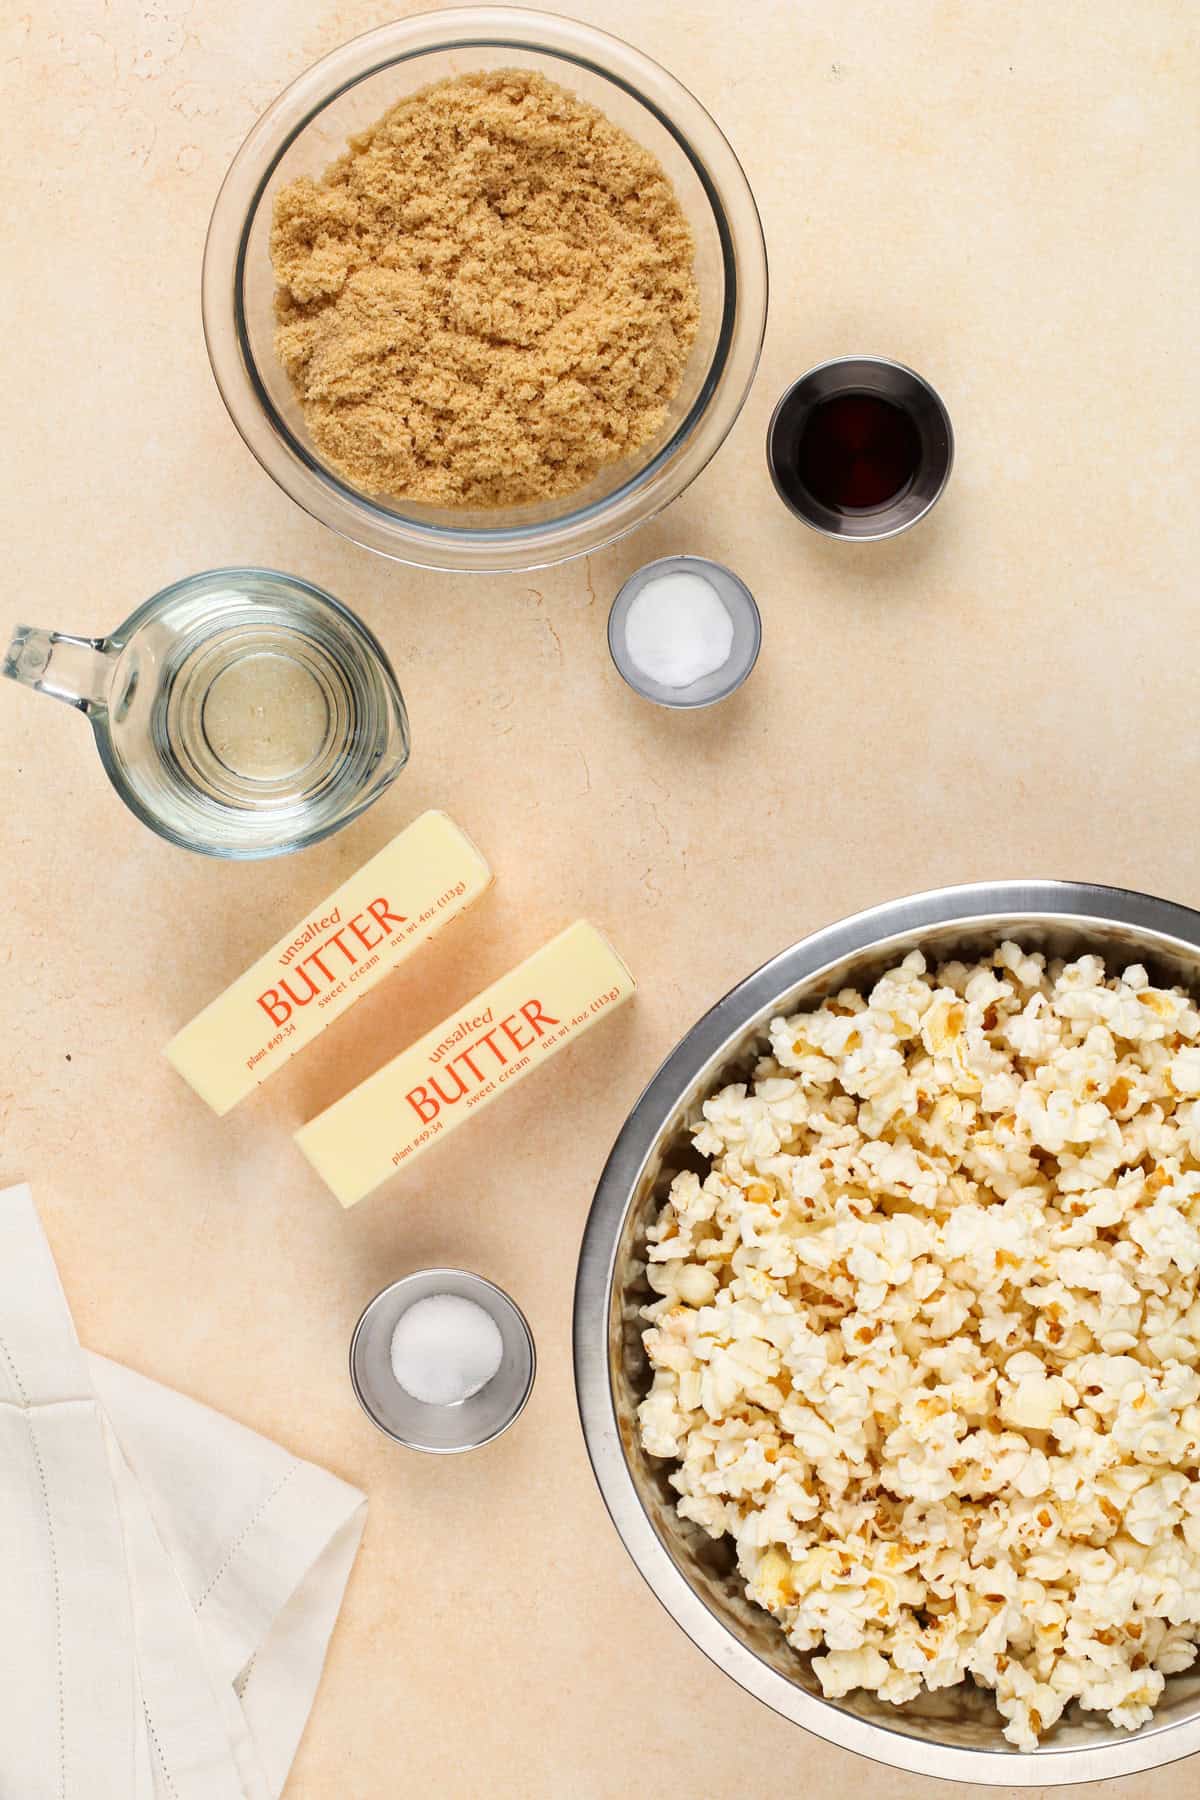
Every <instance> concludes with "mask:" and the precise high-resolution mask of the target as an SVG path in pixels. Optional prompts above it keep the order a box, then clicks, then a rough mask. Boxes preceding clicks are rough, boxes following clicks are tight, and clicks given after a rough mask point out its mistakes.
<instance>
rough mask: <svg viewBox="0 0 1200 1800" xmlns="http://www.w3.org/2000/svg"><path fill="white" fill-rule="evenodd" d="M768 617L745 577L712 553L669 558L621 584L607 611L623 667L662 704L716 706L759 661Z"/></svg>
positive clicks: (638, 688)
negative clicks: (764, 618)
mask: <svg viewBox="0 0 1200 1800" xmlns="http://www.w3.org/2000/svg"><path fill="white" fill-rule="evenodd" d="M761 643H762V620H761V618H760V617H759V611H758V607H757V606H756V605H755V603H754V596H753V594H752V593H751V592H750V589H749V588H748V587H747V586H746V584H745V582H744V581H742V580H740V579H739V577H738V576H736V575H735V574H734V573H733V570H732V569H727V568H725V566H724V565H723V564H722V563H717V562H710V561H709V559H708V557H706V556H662V557H660V558H659V559H658V561H657V562H651V563H647V564H646V565H645V566H644V568H641V569H638V570H637V572H636V574H633V575H631V576H630V577H629V580H628V581H627V582H626V583H625V585H624V586H623V587H622V589H621V591H620V593H619V594H618V595H617V597H616V599H615V600H614V601H613V605H612V611H611V612H610V613H609V615H608V648H609V653H610V654H611V656H612V659H613V662H614V663H615V664H616V667H617V672H618V674H619V675H621V677H622V678H623V679H624V680H625V681H626V682H628V684H629V686H630V687H631V688H632V689H633V690H634V692H635V693H637V694H640V695H641V696H642V698H643V699H645V700H653V701H654V703H655V705H656V706H670V707H676V708H682V709H686V708H690V707H697V706H715V704H716V703H717V701H718V700H725V699H728V697H729V695H730V694H732V693H733V692H734V691H735V690H736V689H737V688H739V687H741V685H742V683H743V681H745V679H746V677H747V675H749V673H750V671H751V669H752V668H753V667H754V664H755V662H756V661H757V659H758V652H759V647H760V645H761Z"/></svg>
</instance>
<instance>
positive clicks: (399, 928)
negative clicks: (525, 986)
mask: <svg viewBox="0 0 1200 1800" xmlns="http://www.w3.org/2000/svg"><path fill="white" fill-rule="evenodd" d="M491 883H492V871H491V869H490V868H489V867H488V865H487V863H486V862H485V860H484V858H483V857H482V856H481V855H480V853H479V851H478V850H477V849H476V848H475V845H474V844H473V843H472V842H471V840H470V838H469V837H468V836H467V835H466V833H465V832H464V831H460V830H459V828H458V826H457V825H456V824H455V823H454V821H453V820H452V819H450V818H448V817H447V815H446V814H445V813H443V812H427V813H423V814H422V815H421V817H420V818H419V819H417V820H416V821H415V822H414V823H413V824H412V825H410V826H409V827H408V829H407V830H406V831H402V832H401V833H400V835H399V836H398V837H395V838H393V839H392V841H391V843H390V844H387V845H385V847H384V848H383V849H382V850H381V851H380V852H379V854H378V855H377V856H373V857H372V858H371V860H370V862H367V863H364V864H363V866H362V868H361V869H359V870H358V872H357V873H356V874H354V875H351V876H349V877H348V879H347V880H345V881H344V882H343V883H342V885H341V887H339V888H338V890H337V892H336V893H333V894H330V895H329V896H328V898H327V899H325V900H322V901H321V902H320V903H319V904H318V905H317V906H315V907H313V908H312V910H311V911H310V912H309V913H308V914H306V916H305V917H304V918H303V919H301V920H300V922H299V924H297V925H294V926H293V927H292V928H291V930H290V931H287V932H285V933H284V935H283V937H281V938H280V940H279V942H278V943H277V944H273V945H272V947H271V948H270V950H268V951H267V953H266V955H265V956H261V957H260V958H259V960H258V961H257V962H256V963H255V964H254V966H253V968H251V969H248V970H247V971H246V973H245V974H244V975H242V976H240V977H239V978H238V980H236V981H235V982H233V983H232V985H231V986H229V987H228V988H226V990H225V992H224V993H223V994H221V995H220V996H219V997H218V998H217V999H216V1000H214V1001H213V1002H212V1004H211V1005H210V1006H206V1007H205V1009H204V1011H203V1012H202V1013H200V1014H198V1016H197V1017H196V1018H194V1019H193V1020H192V1022H191V1024H190V1025H185V1026H184V1028H183V1030H182V1031H180V1032H179V1033H178V1034H177V1036H175V1037H174V1038H172V1040H171V1042H170V1043H169V1044H168V1045H167V1052H166V1054H167V1057H168V1060H169V1061H170V1062H171V1063H172V1064H173V1065H174V1067H175V1068H176V1069H178V1071H179V1073H180V1074H181V1075H182V1076H183V1078H184V1080H185V1081H188V1082H190V1083H191V1085H192V1087H194V1088H195V1090H196V1092H197V1093H198V1094H199V1095H200V1097H201V1099H202V1100H207V1102H208V1104H209V1105H210V1106H211V1107H212V1109H213V1111H214V1112H216V1113H227V1112H228V1111H229V1109H230V1108H231V1107H233V1106H236V1105H237V1103H238V1101H239V1100H242V1099H244V1098H245V1096H246V1095H247V1094H249V1093H250V1092H251V1091H252V1090H253V1089H254V1088H256V1087H257V1086H258V1085H259V1083H260V1082H263V1081H265V1080H266V1078H267V1076H268V1075H271V1074H273V1073H274V1072H275V1070H276V1069H278V1068H282V1066H283V1064H284V1063H285V1062H287V1061H288V1059H289V1058H290V1057H292V1056H294V1055H295V1054H296V1052H297V1050H302V1049H303V1048H304V1046H305V1044H309V1043H311V1042H312V1040H313V1039H314V1038H315V1037H317V1036H318V1035H319V1034H320V1033H321V1032H322V1031H323V1030H324V1029H325V1027H326V1025H328V1024H330V1023H331V1022H332V1020H334V1019H336V1018H340V1016H341V1014H342V1013H344V1012H345V1011H346V1009H347V1008H348V1007H350V1006H352V1005H353V1004H354V1002H355V1001H356V1000H357V999H359V997H360V996H361V995H363V994H366V993H369V992H370V990H371V989H372V988H373V987H374V986H375V984H376V982H379V981H382V980H383V978H384V976H385V975H388V974H390V973H391V971H392V970H393V969H395V968H397V967H398V966H399V964H400V963H402V962H403V961H404V960H405V959H406V957H409V956H411V955H412V953H413V951H414V950H417V949H419V948H420V946H421V945H422V944H424V943H426V942H427V941H428V940H429V939H430V938H432V937H436V936H437V934H438V932H439V931H441V930H442V929H443V927H445V926H446V925H448V924H449V923H450V921H451V920H452V919H456V918H457V917H458V916H459V914H460V913H462V912H465V911H466V909H467V907H468V906H470V905H471V903H472V902H473V901H475V900H477V899H478V898H479V896H480V895H481V894H482V893H484V892H486V890H487V889H488V888H489V887H490V886H491Z"/></svg>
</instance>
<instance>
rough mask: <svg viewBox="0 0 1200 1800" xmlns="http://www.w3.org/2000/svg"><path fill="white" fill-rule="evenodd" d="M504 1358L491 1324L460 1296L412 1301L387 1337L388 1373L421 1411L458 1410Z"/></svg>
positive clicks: (496, 1330) (432, 1296)
mask: <svg viewBox="0 0 1200 1800" xmlns="http://www.w3.org/2000/svg"><path fill="white" fill-rule="evenodd" d="M503 1356H504V1339H503V1338H502V1337H501V1335H500V1327H499V1326H498V1325H497V1324H496V1321H495V1320H494V1319H493V1318H492V1316H491V1314H490V1313H487V1312H485V1311H484V1309H483V1307H482V1306H477V1305H476V1304H475V1302H474V1300H465V1299H463V1297H462V1296H461V1295H460V1294H430V1295H428V1297H427V1298H426V1299H424V1300H417V1301H416V1302H415V1303H414V1304H413V1305H412V1306H410V1307H409V1308H408V1310H407V1311H406V1312H404V1313H402V1314H401V1315H400V1319H399V1321H398V1323H397V1325H396V1329H395V1331H394V1332H393V1333H392V1374H393V1375H394V1376H395V1377H396V1380H397V1381H398V1382H399V1384H400V1386H401V1387H402V1388H403V1389H404V1391H405V1393H406V1394H407V1395H408V1396H409V1398H410V1399H412V1400H419V1401H421V1402H422V1404H423V1405H425V1406H460V1405H461V1404H462V1402H463V1401H464V1400H469V1399H470V1398H471V1395H472V1394H477V1393H478V1392H479V1390H480V1388H484V1387H486V1386H487V1384H488V1382H489V1381H490V1380H491V1379H492V1377H493V1376H494V1375H495V1373H496V1371H497V1370H498V1369H499V1367H500V1363H501V1361H502V1359H503Z"/></svg>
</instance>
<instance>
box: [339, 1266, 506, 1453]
mask: <svg viewBox="0 0 1200 1800" xmlns="http://www.w3.org/2000/svg"><path fill="white" fill-rule="evenodd" d="M433 1294H457V1295H458V1296H460V1298H462V1299H464V1300H473V1301H474V1302H475V1304H476V1306H482V1308H483V1310H484V1311H485V1312H486V1313H488V1314H489V1315H490V1317H491V1318H493V1319H494V1320H495V1322H496V1324H497V1326H498V1327H499V1330H500V1336H501V1337H502V1338H503V1340H504V1354H503V1357H502V1359H501V1363H500V1367H499V1369H498V1370H497V1371H496V1373H495V1375H493V1377H492V1379H491V1380H490V1381H489V1382H488V1384H487V1386H486V1387H483V1388H480V1390H479V1392H478V1393H477V1394H472V1395H471V1396H470V1398H469V1399H467V1400H463V1401H461V1402H460V1403H459V1404H458V1405H457V1406H427V1405H426V1404H425V1403H424V1402H423V1401H421V1400H414V1399H413V1398H412V1396H411V1394H406V1393H405V1391H404V1389H403V1388H402V1387H401V1386H400V1383H399V1382H398V1381H397V1380H396V1377H395V1376H394V1375H393V1373H392V1333H393V1332H394V1331H395V1329H396V1326H397V1325H398V1323H399V1322H400V1319H401V1317H402V1316H403V1314H404V1313H406V1312H407V1311H408V1309H409V1307H410V1306H413V1305H415V1303H416V1302H417V1301H418V1300H426V1299H428V1298H429V1297H430V1296H431V1295H433ZM536 1369H537V1354H536V1352H535V1350H534V1345H533V1333H532V1332H531V1331H530V1329H529V1323H528V1321H527V1320H526V1318H525V1315H524V1313H523V1312H522V1311H521V1309H520V1307H519V1306H518V1305H517V1304H516V1302H515V1301H513V1300H510V1299H509V1297H508V1295H507V1294H506V1293H505V1292H504V1291H503V1289H502V1288H498V1287H496V1285H495V1284H494V1283H493V1282H491V1281H485V1280H484V1278H483V1276H482V1275H473V1274H472V1273H471V1271H470V1270H469V1269H418V1270H417V1271H416V1273H415V1274H412V1275H405V1276H404V1277H403V1279H402V1280H400V1281H393V1282H392V1284H391V1286H390V1287H385V1288H384V1289H383V1291H382V1293H379V1294H376V1296H375V1298H374V1299H373V1300H372V1301H371V1304H370V1305H369V1306H368V1307H367V1309H366V1311H365V1312H364V1313H363V1315H362V1317H361V1319H360V1320H359V1321H358V1324H357V1325H356V1326H355V1328H354V1336H353V1338H352V1339H351V1341H350V1380H351V1382H352V1383H353V1386H354V1392H355V1393H356V1395H357V1396H358V1403H359V1405H360V1406H361V1407H362V1409H363V1411H364V1412H365V1413H366V1415H367V1417H368V1418H369V1419H370V1420H371V1421H372V1423H373V1424H375V1425H378V1427H379V1429H380V1431H383V1432H386V1433H387V1435H388V1437H390V1438H393V1439H394V1440H395V1442H396V1443H397V1444H403V1445H404V1447H405V1449H407V1450H426V1451H428V1452H429V1453H430V1454H431V1455H433V1456H452V1455H454V1454H456V1453H457V1452H458V1451H461V1450H478V1449H480V1448H482V1446H483V1445H484V1444H490V1443H491V1442H492V1440H493V1438H498V1437H499V1436H500V1434H501V1432H504V1431H507V1430H508V1428H509V1426H510V1425H511V1424H512V1423H513V1422H514V1420H516V1419H518V1418H519V1417H520V1415H521V1413H522V1412H523V1410H524V1407H525V1402H526V1401H527V1400H528V1398H529V1396H530V1393H531V1392H532V1390H533V1378H534V1373H535V1371H536Z"/></svg>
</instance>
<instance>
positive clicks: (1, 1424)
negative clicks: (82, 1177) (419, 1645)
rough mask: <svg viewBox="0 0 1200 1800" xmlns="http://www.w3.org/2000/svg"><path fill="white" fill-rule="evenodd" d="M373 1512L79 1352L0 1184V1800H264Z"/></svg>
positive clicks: (35, 1243)
mask: <svg viewBox="0 0 1200 1800" xmlns="http://www.w3.org/2000/svg"><path fill="white" fill-rule="evenodd" d="M365 1515H366V1501H365V1500H364V1499H363V1496H362V1495H361V1494H360V1493H358V1492H357V1491H356V1489H354V1488H351V1487H347V1485H346V1484H345V1482H342V1481H338V1480H337V1479H336V1478H335V1477H334V1476H332V1475H328V1474H326V1473H325V1471H324V1470H322V1469H317V1468H314V1467H313V1466H312V1465H311V1464H310V1463H305V1462H300V1461H299V1460H298V1459H297V1458H296V1457H294V1456H290V1455H289V1454H288V1453H287V1451H285V1450H281V1449H280V1448H279V1447H278V1445H276V1444H272V1443H269V1442H268V1441H267V1440H266V1439H265V1438H261V1437H258V1436H257V1435H256V1434H255V1433H254V1432H252V1431H247V1430H246V1429H245V1427H244V1426H241V1425H237V1424H235V1423H234V1422H233V1421H232V1420H231V1419H226V1418H223V1417H221V1415H220V1414H218V1413H214V1412H211V1411H209V1409H208V1408H207V1407H204V1406H200V1405H198V1404H197V1403H196V1402H195V1401H193V1400H188V1399H185V1398H184V1397H183V1395H181V1394H176V1393H173V1392H172V1391H171V1390H170V1389H168V1388H164V1387H159V1386H158V1385H157V1384H156V1383H155V1382H152V1381H147V1380H146V1379H145V1378H144V1377H143V1376H140V1375H135V1374H134V1373H133V1372H132V1371H131V1370H129V1369H125V1368H122V1367H120V1366H119V1365H118V1364H117V1363H112V1362H108V1361H106V1360H105V1358H104V1357H101V1356H92V1355H89V1354H87V1353H85V1352H84V1351H83V1350H81V1349H80V1347H79V1341H78V1339H77V1338H76V1336H75V1330H74V1326H73V1325H72V1322H71V1315H70V1312H69V1310H68V1308H67V1303H66V1299H65V1297H64V1295H63V1291H62V1288H61V1286H60V1284H59V1280H58V1273H57V1271H56V1269H55V1267H54V1262H53V1259H52V1258H51V1255H50V1248H49V1245H48V1244H47V1242H46V1239H45V1236H44V1235H43V1232H42V1228H41V1225H40V1223H39V1222H38V1217H37V1214H36V1212H35V1211H34V1206H33V1198H32V1195H31V1194H30V1191H29V1189H28V1188H27V1187H15V1188H8V1189H6V1190H4V1191H0V1800H43V1797H44V1800H277V1796H278V1795H279V1794H280V1793H281V1792H282V1790H283V1785H284V1782H285V1781H286V1779H287V1772H288V1769H289V1768H290V1766H291V1763H292V1758H293V1757H294V1755H295V1753H296V1747H297V1745H298V1744H299V1742H300V1734H301V1732H302V1731H303V1729H304V1725H305V1721H306V1720H307V1718H308V1714H309V1710H310V1708H311V1706H312V1702H313V1697H314V1695H315V1693H316V1687H317V1682H318V1680H319V1678H320V1673H321V1666H322V1663H323V1662H324V1659H325V1649H326V1645H327V1643H328V1640H329V1636H330V1633H331V1631H332V1630H333V1625H334V1621H335V1619H336V1618H337V1613H338V1608H339V1607H340V1606H341V1602H342V1595H343V1592H344V1590H345V1586H346V1581H347V1578H348V1576H349V1574H350V1568H351V1565H352V1563H353V1561H354V1557H355V1553H356V1552H357V1549H358V1542H359V1539H360V1537H361V1536H362V1529H363V1523H364V1519H365Z"/></svg>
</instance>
